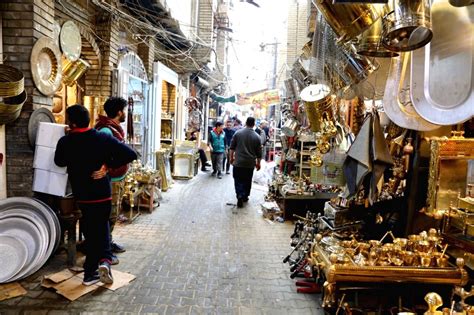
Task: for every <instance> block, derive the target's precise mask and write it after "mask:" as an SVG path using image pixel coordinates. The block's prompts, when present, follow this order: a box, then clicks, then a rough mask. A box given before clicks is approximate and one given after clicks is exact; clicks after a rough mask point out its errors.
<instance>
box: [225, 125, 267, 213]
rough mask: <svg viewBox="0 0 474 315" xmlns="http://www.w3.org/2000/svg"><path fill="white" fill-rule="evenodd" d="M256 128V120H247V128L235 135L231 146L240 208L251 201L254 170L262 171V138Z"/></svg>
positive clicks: (231, 158)
mask: <svg viewBox="0 0 474 315" xmlns="http://www.w3.org/2000/svg"><path fill="white" fill-rule="evenodd" d="M254 126H255V118H253V117H249V118H247V121H246V123H245V128H243V129H240V130H239V131H237V132H236V133H235V135H234V137H233V138H232V142H231V144H230V163H231V164H232V165H234V169H233V176H234V186H235V193H236V195H237V207H239V208H242V207H243V206H244V202H246V201H248V200H249V196H250V190H251V188H252V176H253V169H254V168H256V169H257V171H258V170H259V169H260V159H261V158H262V145H261V140H260V136H259V135H258V134H257V133H256V132H255V131H254V130H253V128H254Z"/></svg>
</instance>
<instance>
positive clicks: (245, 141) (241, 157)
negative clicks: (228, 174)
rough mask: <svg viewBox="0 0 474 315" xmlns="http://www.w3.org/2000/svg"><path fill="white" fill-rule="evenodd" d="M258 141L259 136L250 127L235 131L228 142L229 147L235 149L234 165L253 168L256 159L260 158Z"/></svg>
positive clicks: (260, 151) (260, 152)
mask: <svg viewBox="0 0 474 315" xmlns="http://www.w3.org/2000/svg"><path fill="white" fill-rule="evenodd" d="M260 141H261V140H260V136H259V135H258V134H257V133H256V132H255V131H254V130H253V129H252V128H248V127H245V128H243V129H240V130H239V131H237V132H236V133H235V134H234V137H233V138H232V142H231V144H230V149H231V150H234V151H235V161H234V166H236V167H246V168H252V169H253V168H254V167H255V163H256V159H261V158H262V145H261V142H260Z"/></svg>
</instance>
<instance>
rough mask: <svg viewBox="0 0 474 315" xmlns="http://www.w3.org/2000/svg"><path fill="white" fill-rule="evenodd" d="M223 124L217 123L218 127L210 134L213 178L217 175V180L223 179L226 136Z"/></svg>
mask: <svg viewBox="0 0 474 315" xmlns="http://www.w3.org/2000/svg"><path fill="white" fill-rule="evenodd" d="M223 129H224V128H223V125H222V122H220V121H218V122H216V126H215V127H214V129H212V131H211V133H210V134H209V135H210V137H209V147H210V149H211V161H212V169H213V171H212V174H211V175H212V176H215V175H216V174H217V178H219V179H220V178H222V161H223V159H224V151H225V144H224V141H225V134H224V130H223Z"/></svg>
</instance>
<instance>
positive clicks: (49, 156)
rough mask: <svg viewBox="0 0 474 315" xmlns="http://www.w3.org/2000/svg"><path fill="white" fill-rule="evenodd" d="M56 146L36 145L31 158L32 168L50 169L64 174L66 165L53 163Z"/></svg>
mask: <svg viewBox="0 0 474 315" xmlns="http://www.w3.org/2000/svg"><path fill="white" fill-rule="evenodd" d="M55 152H56V148H50V147H44V146H39V145H37V146H36V149H35V157H34V159H33V168H38V169H42V170H45V171H51V172H54V173H59V174H66V173H67V168H66V167H59V166H57V165H56V164H55V163H54V153H55Z"/></svg>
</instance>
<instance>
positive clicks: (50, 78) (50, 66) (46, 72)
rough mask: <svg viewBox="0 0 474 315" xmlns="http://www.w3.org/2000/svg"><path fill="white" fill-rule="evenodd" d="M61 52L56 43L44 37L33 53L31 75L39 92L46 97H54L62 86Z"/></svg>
mask: <svg viewBox="0 0 474 315" xmlns="http://www.w3.org/2000/svg"><path fill="white" fill-rule="evenodd" d="M60 62H61V52H60V51H59V47H58V46H56V45H55V44H54V41H53V40H52V39H50V38H47V37H42V38H40V39H38V41H37V42H36V43H35V45H34V46H33V50H32V51H31V60H30V63H31V74H32V75H33V81H34V82H35V85H36V87H37V88H38V90H39V91H40V92H41V93H42V94H44V95H47V96H49V95H53V94H54V92H56V91H57V89H58V88H59V86H60V85H61V78H62V75H61V64H60Z"/></svg>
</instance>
